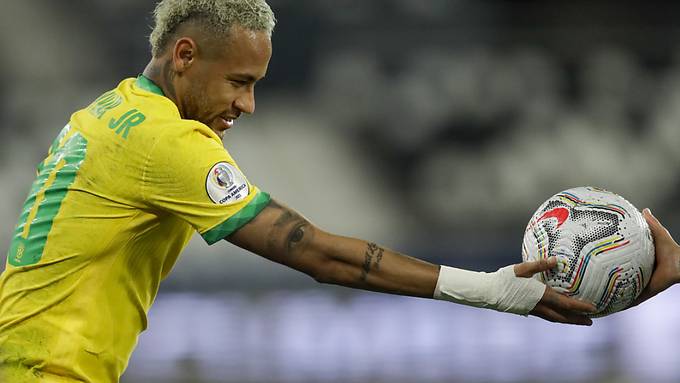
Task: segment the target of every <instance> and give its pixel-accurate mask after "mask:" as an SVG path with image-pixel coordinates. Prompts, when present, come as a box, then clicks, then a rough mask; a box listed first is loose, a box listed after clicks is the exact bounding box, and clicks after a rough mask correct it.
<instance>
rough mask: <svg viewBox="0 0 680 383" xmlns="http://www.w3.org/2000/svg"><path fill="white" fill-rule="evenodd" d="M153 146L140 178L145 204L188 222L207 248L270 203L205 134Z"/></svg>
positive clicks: (193, 132) (189, 132) (168, 138)
mask: <svg viewBox="0 0 680 383" xmlns="http://www.w3.org/2000/svg"><path fill="white" fill-rule="evenodd" d="M167 129H173V127H168V128H167ZM175 129H177V128H175ZM205 129H207V128H205ZM152 145H153V147H152V149H151V151H150V153H149V159H148V161H147V165H146V169H145V175H144V177H143V178H144V188H143V190H144V198H145V200H146V201H148V203H149V204H150V205H151V207H152V208H154V209H159V210H162V211H165V212H168V213H170V214H173V215H175V216H178V217H180V218H181V219H183V220H184V221H186V222H187V223H189V224H190V225H191V226H193V227H194V229H196V231H198V232H199V233H200V234H201V236H202V237H203V239H204V240H205V241H206V242H207V243H208V244H209V245H212V244H213V243H215V242H217V241H219V240H221V239H223V238H225V237H226V236H228V235H230V234H232V233H233V232H235V231H236V230H238V229H239V228H241V227H242V226H243V225H245V224H246V223H248V222H249V221H250V220H252V219H253V218H255V216H257V214H259V213H260V212H261V211H262V209H264V208H265V206H267V204H268V203H269V201H270V197H269V195H268V194H267V193H265V192H262V191H260V190H259V189H258V188H257V187H256V186H254V185H252V184H251V183H250V182H248V179H247V178H246V177H245V175H244V174H243V173H242V172H241V170H240V169H239V167H238V166H237V165H236V163H235V162H234V160H233V159H232V158H231V156H230V155H229V153H228V152H227V151H226V150H225V149H224V147H223V146H222V143H221V142H220V141H219V139H217V138H216V136H214V135H212V134H210V133H208V132H206V131H205V130H204V129H184V130H183V131H182V132H180V133H179V134H166V135H164V136H163V137H160V138H158V139H157V142H155V143H154V144H152Z"/></svg>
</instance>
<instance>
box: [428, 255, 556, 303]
mask: <svg viewBox="0 0 680 383" xmlns="http://www.w3.org/2000/svg"><path fill="white" fill-rule="evenodd" d="M544 292H545V285H544V284H543V283H541V282H539V281H537V280H536V279H534V278H521V277H517V276H515V271H514V268H513V266H506V267H503V268H501V269H498V271H496V272H493V273H484V272H476V271H468V270H461V269H456V268H454V267H448V266H441V270H440V271H439V279H438V280H437V287H436V288H435V290H434V298H435V299H440V300H446V301H451V302H456V303H460V304H464V305H468V306H474V307H481V308H488V309H493V310H496V311H502V312H510V313H514V314H520V315H527V314H528V313H529V311H531V310H533V308H534V307H536V304H537V303H538V301H540V300H541V298H542V297H543V293H544Z"/></svg>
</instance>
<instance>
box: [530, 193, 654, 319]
mask: <svg viewBox="0 0 680 383" xmlns="http://www.w3.org/2000/svg"><path fill="white" fill-rule="evenodd" d="M553 255H554V256H555V257H557V267H556V268H554V269H553V270H548V271H545V272H542V273H538V274H536V275H535V277H536V278H538V279H539V280H540V281H541V282H543V283H545V284H547V285H548V286H550V287H552V288H554V289H555V290H557V291H559V292H561V293H563V294H566V295H568V296H572V297H576V298H579V299H581V300H583V301H586V302H590V303H592V304H594V305H595V306H596V307H597V312H596V313H595V314H592V315H591V316H593V317H601V316H605V315H609V314H612V313H615V312H617V311H621V310H623V309H625V308H626V307H628V306H630V304H631V303H632V302H633V301H634V300H635V298H637V296H638V295H640V292H641V291H642V289H644V288H645V286H646V285H647V283H648V282H649V279H650V277H651V275H652V271H653V269H654V243H653V241H652V235H651V233H650V231H649V227H648V226H647V222H646V221H645V219H644V218H643V217H642V214H640V212H639V211H638V210H637V209H636V208H635V206H633V205H632V204H631V203H630V202H628V201H626V200H625V199H624V198H623V197H621V196H619V195H616V194H614V193H611V192H608V191H606V190H602V189H597V188H594V187H577V188H573V189H569V190H565V191H563V192H561V193H558V194H556V195H554V196H552V197H551V198H550V199H548V200H547V201H546V202H545V203H543V205H541V207H539V208H538V210H536V213H534V215H533V217H532V218H531V221H529V224H528V225H527V229H526V231H525V233H524V241H523V244H522V258H523V259H524V260H525V261H535V260H539V259H544V258H548V257H549V256H553Z"/></svg>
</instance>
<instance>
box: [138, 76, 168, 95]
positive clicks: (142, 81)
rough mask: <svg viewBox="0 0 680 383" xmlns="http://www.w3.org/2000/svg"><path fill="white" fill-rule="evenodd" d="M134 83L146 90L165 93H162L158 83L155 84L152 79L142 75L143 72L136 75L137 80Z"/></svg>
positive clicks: (160, 93) (158, 93) (161, 93)
mask: <svg viewBox="0 0 680 383" xmlns="http://www.w3.org/2000/svg"><path fill="white" fill-rule="evenodd" d="M135 84H137V86H138V87H140V88H142V89H144V90H146V91H149V92H151V93H156V94H157V95H159V96H165V94H163V90H161V88H159V87H158V85H156V84H155V83H154V82H153V81H151V79H150V78H148V77H146V76H144V75H143V74H140V75H139V76H137V81H136V82H135Z"/></svg>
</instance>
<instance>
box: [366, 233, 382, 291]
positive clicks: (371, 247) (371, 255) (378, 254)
mask: <svg viewBox="0 0 680 383" xmlns="http://www.w3.org/2000/svg"><path fill="white" fill-rule="evenodd" d="M384 252H385V250H384V249H383V248H382V247H380V246H378V245H376V244H375V243H373V242H369V243H368V244H367V246H366V253H365V254H364V265H363V267H362V268H361V281H362V282H366V278H368V274H369V273H370V272H371V266H372V267H373V269H375V270H380V262H381V261H382V257H383V253H384ZM374 259H375V262H373V260H374Z"/></svg>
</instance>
